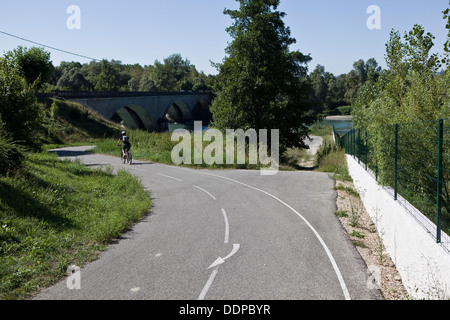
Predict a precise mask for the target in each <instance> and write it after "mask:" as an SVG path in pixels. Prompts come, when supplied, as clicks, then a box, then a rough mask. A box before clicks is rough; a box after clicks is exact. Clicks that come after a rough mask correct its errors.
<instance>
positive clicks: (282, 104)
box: [211, 0, 315, 152]
mask: <svg viewBox="0 0 450 320" xmlns="http://www.w3.org/2000/svg"><path fill="white" fill-rule="evenodd" d="M237 1H238V2H239V3H240V8H239V10H227V9H226V10H225V11H224V13H225V14H227V15H229V16H230V17H231V18H232V19H233V20H234V23H233V24H232V25H231V26H230V27H228V28H227V29H226V30H227V32H228V33H229V34H230V36H231V37H232V38H233V41H232V42H231V43H230V44H229V45H228V47H227V48H226V53H227V56H226V57H225V58H224V60H223V61H222V63H219V64H216V67H217V69H218V71H219V74H218V76H217V79H216V80H217V82H216V85H217V88H216V89H218V96H217V98H216V99H215V100H214V102H213V104H212V106H211V111H212V113H213V116H214V118H213V119H214V120H213V121H214V124H215V125H216V127H218V128H219V129H238V128H242V129H244V130H246V129H249V128H253V129H256V131H257V132H258V131H259V129H269V130H270V129H279V130H280V147H281V150H280V151H281V152H282V151H283V150H284V149H285V148H289V147H294V146H295V147H305V145H304V142H303V140H304V138H305V136H306V135H307V134H308V125H309V124H311V123H313V122H314V120H315V119H314V116H312V115H311V114H309V113H308V111H309V105H308V104H307V103H306V102H305V101H307V100H308V98H309V93H310V87H309V85H308V82H307V81H306V76H307V67H306V63H307V62H309V61H310V60H311V57H310V56H307V55H304V54H302V53H301V52H300V51H290V49H289V47H290V46H291V45H292V44H294V43H295V42H296V40H295V39H293V38H292V37H291V34H290V29H289V28H288V27H286V26H285V24H284V22H283V17H284V16H285V13H283V12H279V11H277V8H278V6H279V4H280V1H279V0H237Z"/></svg>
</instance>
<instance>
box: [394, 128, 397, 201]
mask: <svg viewBox="0 0 450 320" xmlns="http://www.w3.org/2000/svg"><path fill="white" fill-rule="evenodd" d="M394 148H395V150H394V200H397V198H398V124H396V125H395V146H394Z"/></svg>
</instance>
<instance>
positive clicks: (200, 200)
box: [35, 147, 382, 301]
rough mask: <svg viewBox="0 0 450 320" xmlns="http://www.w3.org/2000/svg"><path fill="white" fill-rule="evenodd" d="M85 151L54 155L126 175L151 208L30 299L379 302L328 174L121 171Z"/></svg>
mask: <svg viewBox="0 0 450 320" xmlns="http://www.w3.org/2000/svg"><path fill="white" fill-rule="evenodd" d="M86 149H87V148H85V147H77V148H65V149H60V150H58V155H59V156H60V157H63V158H67V159H71V160H75V159H78V160H79V161H81V162H82V163H85V164H86V165H88V166H92V167H96V166H110V167H111V168H112V169H113V170H121V169H123V170H128V171H129V172H131V173H132V174H134V175H136V176H137V177H139V179H140V180H141V181H142V184H143V185H144V187H145V188H146V189H148V190H150V191H151V199H152V204H153V207H152V210H151V212H150V213H149V214H148V215H147V216H146V217H145V218H144V219H143V220H142V221H141V222H139V223H138V224H137V225H135V226H134V227H133V228H132V230H130V231H129V232H127V233H126V234H125V235H124V236H123V237H122V238H121V239H118V240H117V241H116V242H115V243H114V244H112V245H111V246H110V247H109V248H108V250H107V251H105V252H104V253H102V254H101V256H100V258H99V259H98V260H97V261H94V262H92V263H90V264H88V265H86V266H85V267H84V268H82V269H81V270H80V271H79V272H78V273H77V276H78V278H77V279H75V280H73V279H72V278H68V279H65V280H63V281H61V282H60V283H58V284H56V285H55V286H53V287H51V288H48V289H45V290H43V291H42V292H41V293H40V294H39V295H37V296H36V297H35V299H38V300H53V299H56V300H97V299H101V300H190V301H192V300H378V299H382V296H381V294H380V291H379V290H378V289H377V288H376V286H374V285H373V282H372V281H371V280H372V279H373V277H372V276H371V274H370V272H369V271H368V268H367V266H366V265H365V263H364V261H363V260H362V258H361V256H360V255H359V253H358V252H357V250H356V249H355V247H354V245H353V244H352V243H351V241H350V239H349V237H348V235H347V234H346V232H345V231H344V229H343V228H342V226H341V225H340V223H339V221H338V219H337V217H336V216H335V214H334V213H335V211H336V205H335V200H336V192H335V190H334V181H333V180H332V179H331V178H330V177H329V176H328V175H327V174H322V173H315V172H291V171H290V172H279V173H278V174H276V175H271V176H263V175H261V173H260V171H256V170H255V171H246V170H194V169H189V168H183V167H174V166H168V165H162V164H154V163H149V162H143V161H135V162H134V164H133V165H132V166H129V165H124V164H122V163H120V159H119V158H116V157H111V156H105V155H99V154H92V153H86V152H84V151H85V150H86ZM69 280H70V281H69ZM73 281H78V287H75V288H74V287H73V286H71V284H73V283H74V282H73Z"/></svg>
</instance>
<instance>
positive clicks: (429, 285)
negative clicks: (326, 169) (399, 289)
mask: <svg viewBox="0 0 450 320" xmlns="http://www.w3.org/2000/svg"><path fill="white" fill-rule="evenodd" d="M347 163H348V167H349V172H350V175H351V176H352V178H353V182H354V185H355V187H356V188H357V190H358V192H359V193H360V195H361V199H362V201H363V203H364V206H365V207H366V209H367V211H368V213H369V215H370V216H371V217H372V220H373V222H374V223H375V225H376V227H377V229H378V232H379V234H380V236H381V237H382V239H383V243H384V245H385V247H386V250H387V252H388V253H389V254H390V256H391V258H392V260H393V262H394V263H395V265H396V267H397V270H398V271H399V273H400V275H401V277H402V280H403V283H404V285H405V287H406V289H407V290H408V292H409V294H410V296H411V297H413V298H414V299H430V300H436V299H450V253H449V252H448V251H447V250H446V249H444V247H443V246H442V245H441V244H437V243H436V241H435V239H434V238H433V236H432V234H433V232H435V231H436V227H435V226H434V224H433V223H432V222H430V221H429V220H428V219H426V218H424V217H423V216H422V214H421V213H419V212H418V211H417V210H416V209H415V208H414V207H412V206H411V205H410V204H409V203H408V202H407V201H406V200H404V199H402V198H399V201H394V197H393V190H392V189H390V188H384V187H382V186H380V185H379V184H378V183H377V182H376V180H375V179H374V177H373V175H372V174H371V173H369V172H367V171H365V170H364V168H363V167H362V166H361V165H360V164H358V161H357V160H355V159H354V158H353V157H352V156H349V155H347ZM433 226H434V229H433ZM427 228H429V229H432V231H431V230H430V231H431V233H430V231H427V230H426V229H427ZM448 241H449V237H448V236H447V235H445V233H443V242H444V243H445V242H446V245H448V244H449V243H448ZM447 248H448V247H447Z"/></svg>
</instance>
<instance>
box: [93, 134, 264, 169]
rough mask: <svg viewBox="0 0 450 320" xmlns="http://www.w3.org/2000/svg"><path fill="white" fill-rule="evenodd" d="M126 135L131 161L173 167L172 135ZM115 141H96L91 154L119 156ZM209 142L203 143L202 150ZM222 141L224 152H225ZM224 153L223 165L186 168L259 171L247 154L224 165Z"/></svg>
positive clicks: (192, 156)
mask: <svg viewBox="0 0 450 320" xmlns="http://www.w3.org/2000/svg"><path fill="white" fill-rule="evenodd" d="M127 135H129V137H130V141H131V143H132V150H131V153H132V154H133V159H139V160H143V161H151V162H156V163H162V164H168V165H173V162H172V150H173V148H174V147H175V146H176V145H177V144H178V143H179V142H174V141H171V136H172V134H171V133H169V132H164V133H149V132H146V131H142V130H127ZM117 140H118V137H117V139H104V140H101V141H97V143H96V148H95V149H94V150H93V152H96V153H101V154H108V155H113V156H120V148H119V147H118V146H117ZM191 141H192V144H191V159H192V162H193V161H194V160H193V159H194V138H192V139H191ZM210 143H211V142H203V150H205V147H206V146H208V145H209V144H210ZM225 143H226V142H225V139H224V150H225ZM225 157H226V153H225V151H224V158H223V162H224V163H223V164H212V165H208V164H206V163H205V161H203V162H202V164H191V165H189V164H187V165H186V166H188V167H192V168H198V169H201V168H208V169H219V168H220V169H254V170H256V169H260V168H261V165H260V164H258V165H252V164H249V163H248V152H247V153H246V157H247V159H246V163H245V164H237V160H236V154H235V161H234V164H232V165H228V164H226V158H225Z"/></svg>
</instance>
